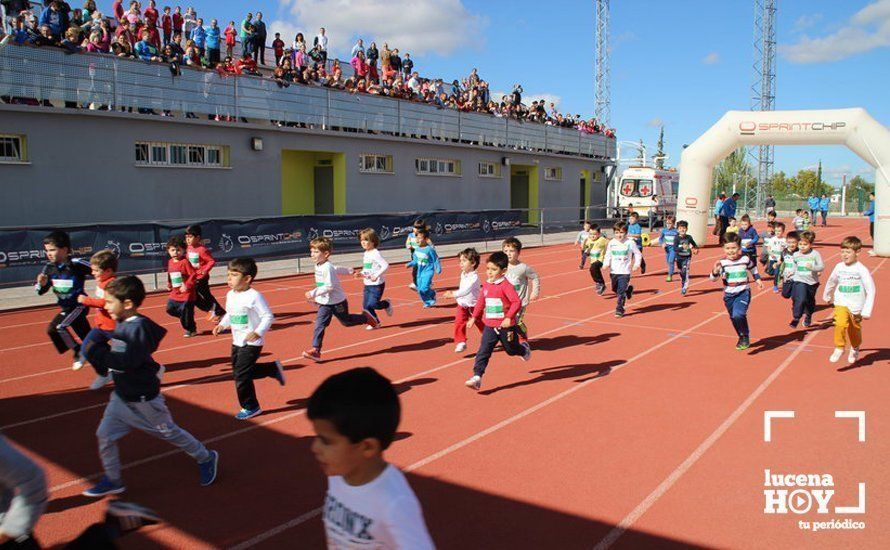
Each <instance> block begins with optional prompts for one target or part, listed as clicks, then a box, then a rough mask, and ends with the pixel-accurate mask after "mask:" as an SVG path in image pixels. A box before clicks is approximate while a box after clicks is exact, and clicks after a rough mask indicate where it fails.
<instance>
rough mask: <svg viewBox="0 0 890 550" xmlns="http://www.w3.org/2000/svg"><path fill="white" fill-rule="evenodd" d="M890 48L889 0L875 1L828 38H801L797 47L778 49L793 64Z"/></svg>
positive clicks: (815, 61) (816, 61)
mask: <svg viewBox="0 0 890 550" xmlns="http://www.w3.org/2000/svg"><path fill="white" fill-rule="evenodd" d="M887 46H890V0H876V1H874V2H872V3H871V4H869V5H868V6H866V7H864V8H862V9H861V10H859V11H858V12H856V14H855V15H853V17H851V18H850V21H849V23H847V24H845V25H844V26H842V27H841V28H840V29H838V30H837V31H835V32H834V33H832V34H829V35H828V36H825V37H822V38H810V37H809V36H806V35H804V36H802V37H801V38H800V40H799V41H798V42H797V43H796V44H783V45H781V46H779V53H781V54H782V56H784V57H785V58H786V59H788V60H789V61H791V62H792V63H824V62H828V61H840V60H842V59H847V58H848V57H852V56H854V55H857V54H860V53H865V52H868V51H871V50H874V49H876V48H884V47H887Z"/></svg>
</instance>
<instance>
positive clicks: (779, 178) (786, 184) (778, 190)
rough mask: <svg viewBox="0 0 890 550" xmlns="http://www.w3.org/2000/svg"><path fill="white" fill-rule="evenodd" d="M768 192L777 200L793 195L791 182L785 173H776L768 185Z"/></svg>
mask: <svg viewBox="0 0 890 550" xmlns="http://www.w3.org/2000/svg"><path fill="white" fill-rule="evenodd" d="M767 192H768V193H772V195H773V197H774V198H776V199H784V198H786V197H788V195H790V194H791V192H792V191H791V182H790V180H789V179H788V177H787V176H785V172H782V171H781V170H780V171H778V172H775V173H774V174H773V175H772V177H770V180H769V182H768V183H767Z"/></svg>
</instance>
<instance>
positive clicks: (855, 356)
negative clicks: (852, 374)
mask: <svg viewBox="0 0 890 550" xmlns="http://www.w3.org/2000/svg"><path fill="white" fill-rule="evenodd" d="M858 360H859V348H850V355H848V356H847V363H850V364H851V365H852V364H853V363H855V362H856V361H858Z"/></svg>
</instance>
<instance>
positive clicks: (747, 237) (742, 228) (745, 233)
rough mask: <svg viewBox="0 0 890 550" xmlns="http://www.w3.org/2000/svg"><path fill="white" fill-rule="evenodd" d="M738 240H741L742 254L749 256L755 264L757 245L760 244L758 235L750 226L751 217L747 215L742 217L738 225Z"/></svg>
mask: <svg viewBox="0 0 890 550" xmlns="http://www.w3.org/2000/svg"><path fill="white" fill-rule="evenodd" d="M739 238H740V239H741V240H742V254H744V255H745V256H749V257H750V258H751V259H752V260H753V261H754V264H755V265H756V264H757V243H758V242H760V235H758V234H757V230H756V229H754V226H753V225H751V217H750V216H748V214H745V215H744V216H742V220H741V222H740V223H739Z"/></svg>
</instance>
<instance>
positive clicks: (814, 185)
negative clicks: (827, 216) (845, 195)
mask: <svg viewBox="0 0 890 550" xmlns="http://www.w3.org/2000/svg"><path fill="white" fill-rule="evenodd" d="M791 190H792V192H793V193H794V194H795V195H797V196H798V197H810V196H812V195H816V196H817V197H818V196H820V195H822V194H826V195H830V194H832V193H834V188H833V187H832V186H831V185H829V184H827V183H825V182H822V181H819V173H818V172H816V171H815V170H800V171H799V172H798V173H797V176H795V177H793V178H791Z"/></svg>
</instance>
